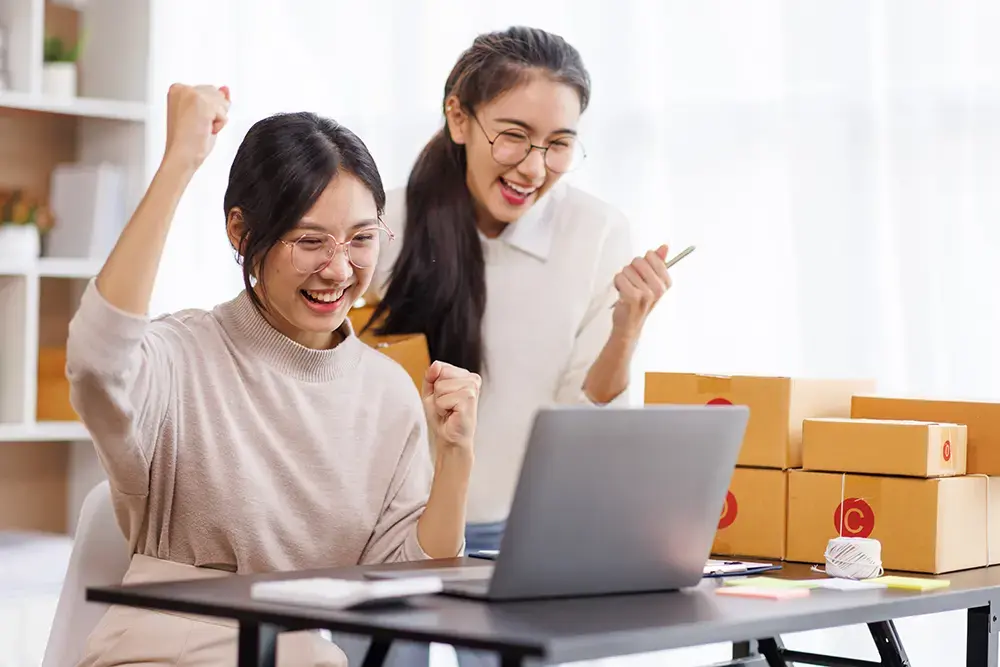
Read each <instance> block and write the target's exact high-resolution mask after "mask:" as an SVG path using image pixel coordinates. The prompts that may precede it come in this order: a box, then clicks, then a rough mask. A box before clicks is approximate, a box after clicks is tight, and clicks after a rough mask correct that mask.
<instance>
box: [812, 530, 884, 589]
mask: <svg viewBox="0 0 1000 667" xmlns="http://www.w3.org/2000/svg"><path fill="white" fill-rule="evenodd" d="M883 572H884V570H883V569H882V543H881V542H879V541H878V540H873V539H870V538H866V537H835V538H833V539H832V540H830V542H829V543H828V544H827V545H826V574H828V575H829V576H831V577H839V578H841V579H855V580H860V579H871V578H872V577H880V576H882V573H883Z"/></svg>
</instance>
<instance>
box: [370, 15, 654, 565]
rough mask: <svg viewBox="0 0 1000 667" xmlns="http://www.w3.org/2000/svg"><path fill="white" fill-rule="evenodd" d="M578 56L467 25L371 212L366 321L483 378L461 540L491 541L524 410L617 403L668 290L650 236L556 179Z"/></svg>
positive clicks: (520, 449) (574, 162) (570, 150)
mask: <svg viewBox="0 0 1000 667" xmlns="http://www.w3.org/2000/svg"><path fill="white" fill-rule="evenodd" d="M589 99H590V81H589V77H588V74H587V72H586V70H585V69H584V66H583V63H582V61H581V58H580V55H579V53H578V52H577V51H576V49H574V48H573V47H572V46H570V45H569V44H567V43H566V42H565V41H564V40H563V39H562V38H561V37H558V36H556V35H552V34H549V33H547V32H545V31H542V30H537V29H531V28H523V27H513V28H510V29H508V30H505V31H503V32H495V33H489V34H484V35H480V36H479V37H478V38H476V40H475V41H474V42H473V44H472V46H471V47H470V48H469V49H468V50H467V51H465V53H463V54H462V56H461V57H460V58H459V60H458V62H457V63H456V64H455V66H454V68H453V69H452V71H451V74H450V75H449V77H448V80H447V82H446V83H445V91H444V102H443V110H444V119H445V125H444V127H443V128H442V129H441V130H440V131H439V132H438V133H437V134H435V135H434V137H432V138H431V140H430V142H429V143H428V144H427V145H426V147H425V148H424V149H423V151H422V152H421V154H420V156H419V157H418V158H417V161H416V164H415V165H414V167H413V170H412V172H411V173H410V178H409V182H408V184H407V186H406V188H405V190H403V191H400V192H395V193H390V195H389V196H388V199H387V203H386V218H385V219H386V222H387V224H388V226H389V227H390V229H392V230H393V231H394V232H395V233H396V234H397V235H398V236H400V237H401V238H400V239H399V241H401V243H396V244H394V248H393V250H391V251H390V252H388V253H382V255H381V256H380V258H379V270H378V272H377V274H376V277H375V283H374V285H373V287H374V288H375V289H374V290H373V292H372V294H370V295H369V297H371V298H373V299H375V300H378V301H379V303H378V305H377V307H376V308H375V311H374V313H373V315H372V318H371V322H370V323H369V326H372V327H373V328H374V330H375V331H377V332H381V333H387V334H389V333H414V332H419V333H423V334H425V335H426V337H427V341H428V344H429V347H430V352H431V357H432V358H433V359H441V360H444V361H447V362H449V363H452V364H455V365H457V366H459V367H462V368H467V369H469V370H470V371H473V372H476V373H482V375H483V393H482V398H481V400H480V403H479V425H480V426H479V430H478V435H477V439H476V461H475V466H474V468H473V473H472V480H471V487H470V491H469V507H468V514H469V520H470V525H469V526H468V528H467V532H466V540H467V549H468V550H470V551H473V550H478V549H498V548H499V544H500V538H501V535H502V532H503V527H504V521H505V519H506V516H507V513H508V509H509V506H510V502H511V499H512V495H513V491H514V486H515V483H516V480H517V475H518V470H519V468H520V464H521V460H522V457H523V453H524V448H525V445H526V442H527V438H528V431H529V429H530V427H531V420H532V418H533V415H534V412H535V411H536V409H538V408H539V407H541V406H544V405H547V404H553V403H562V404H565V403H593V404H598V405H604V404H609V403H613V402H616V401H618V402H622V401H624V400H625V393H626V388H627V385H628V380H629V365H630V362H631V359H632V354H633V351H634V350H635V347H636V343H637V341H638V339H639V334H640V332H641V330H642V327H643V324H644V322H645V321H646V317H647V316H648V315H649V313H650V310H651V309H652V308H653V306H654V305H655V304H656V303H657V301H658V300H659V299H660V297H661V296H662V295H663V294H664V292H666V290H667V289H668V288H669V287H670V278H669V276H668V274H667V270H666V265H665V262H664V259H665V257H666V252H667V248H666V247H660V248H658V249H656V250H652V251H650V252H647V253H646V254H645V255H644V256H641V257H636V258H633V256H632V252H633V251H632V243H631V235H630V233H629V225H628V222H627V221H626V220H625V218H624V217H623V216H622V214H621V213H619V212H618V211H617V210H615V209H614V208H613V207H611V206H609V205H608V204H606V203H604V202H602V201H600V200H599V199H597V198H596V197H594V196H592V195H589V194H587V193H586V192H582V191H581V190H579V189H576V188H574V187H571V186H569V185H568V184H566V183H563V182H561V181H560V179H561V178H562V176H563V174H566V173H567V172H570V171H572V170H574V169H576V168H578V167H579V166H580V164H581V163H582V162H583V160H584V157H585V152H584V149H583V143H582V141H581V139H580V137H579V136H578V130H577V126H578V124H579V120H580V115H581V114H582V113H583V112H584V110H585V109H586V108H587V103H588V101H589Z"/></svg>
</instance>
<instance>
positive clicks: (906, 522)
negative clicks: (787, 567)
mask: <svg viewBox="0 0 1000 667" xmlns="http://www.w3.org/2000/svg"><path fill="white" fill-rule="evenodd" d="M803 431H804V438H803V450H804V456H803V470H801V471H795V472H793V473H792V474H791V475H790V476H789V507H788V528H787V530H788V551H787V555H786V557H787V559H788V560H792V561H802V562H817V563H821V562H823V560H824V555H823V554H824V550H825V549H826V545H827V543H828V541H829V540H830V539H831V538H833V537H836V536H838V535H841V534H842V535H843V536H845V537H870V538H873V539H877V540H879V542H880V543H881V545H882V563H883V565H884V567H885V568H886V569H890V570H906V571H911V572H924V573H931V574H939V573H942V572H950V571H955V570H963V569H968V568H974V567H982V566H985V565H987V564H991V565H992V564H995V563H997V562H1000V483H998V482H1000V403H982V402H977V403H971V402H959V401H928V400H916V399H904V398H887V397H876V396H869V395H864V394H861V395H857V396H855V397H854V398H853V400H852V408H851V418H850V419H846V420H806V421H805V423H804V425H803Z"/></svg>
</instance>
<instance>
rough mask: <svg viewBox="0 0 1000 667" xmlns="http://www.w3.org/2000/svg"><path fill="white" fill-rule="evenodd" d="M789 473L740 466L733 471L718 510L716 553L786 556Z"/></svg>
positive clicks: (776, 557) (755, 556) (718, 554)
mask: <svg viewBox="0 0 1000 667" xmlns="http://www.w3.org/2000/svg"><path fill="white" fill-rule="evenodd" d="M787 477H788V476H787V474H786V473H785V471H783V470H769V469H765V468H737V469H736V470H735V471H734V472H733V479H732V482H730V484H729V493H727V494H726V501H725V503H723V506H722V512H721V513H720V514H719V527H718V530H717V531H716V533H715V541H714V542H713V543H712V553H713V554H715V555H717V556H745V557H748V558H766V559H771V560H781V559H783V558H784V557H785V504H786V500H787V496H788V493H787V492H788V479H787Z"/></svg>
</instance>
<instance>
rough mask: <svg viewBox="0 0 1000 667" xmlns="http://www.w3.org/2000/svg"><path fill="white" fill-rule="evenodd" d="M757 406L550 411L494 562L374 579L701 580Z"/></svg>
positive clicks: (464, 592) (571, 585) (544, 589)
mask: <svg viewBox="0 0 1000 667" xmlns="http://www.w3.org/2000/svg"><path fill="white" fill-rule="evenodd" d="M749 415H750V411H749V409H748V408H747V407H746V406H731V405H712V406H705V405H654V406H643V407H635V408H630V407H620V408H612V407H599V408H598V407H592V406H559V407H551V408H543V409H541V410H539V411H538V412H537V413H536V415H535V420H534V423H533V425H532V429H531V432H530V437H529V440H528V447H527V451H526V453H525V457H524V461H523V463H522V466H521V472H520V477H519V479H518V483H517V487H516V489H515V493H514V499H513V502H512V504H511V510H510V514H509V516H508V518H507V526H506V529H505V531H504V536H503V539H502V541H501V544H500V550H499V552H498V553H496V554H495V556H493V562H491V563H486V562H484V564H483V565H478V566H463V567H458V568H433V569H427V568H426V567H425V568H414V569H413V570H408V569H403V570H391V571H388V570H386V571H381V572H378V571H372V572H370V573H369V576H371V577H372V578H396V577H400V576H407V575H408V576H414V575H430V574H434V575H436V576H440V577H441V578H442V580H443V591H442V592H443V593H444V594H447V595H455V596H461V597H469V598H476V599H485V600H496V601H501V600H527V599H539V598H559V597H576V596H589V595H615V594H625V593H639V592H654V591H670V590H677V589H680V588H686V587H690V586H695V585H697V584H698V583H699V582H700V581H701V579H702V577H703V576H705V575H706V574H707V572H708V566H707V565H706V564H707V563H709V564H711V563H712V561H709V554H710V552H711V548H712V542H713V540H714V538H715V532H716V528H717V526H718V522H719V513H720V511H721V510H722V506H723V503H724V502H725V498H726V492H727V491H728V489H729V483H730V481H731V478H732V475H733V470H734V468H735V467H736V461H737V457H738V456H739V452H740V446H741V444H742V442H743V435H744V433H745V431H746V426H747V421H748V418H749ZM747 565H753V564H747ZM765 565H766V564H765Z"/></svg>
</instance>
